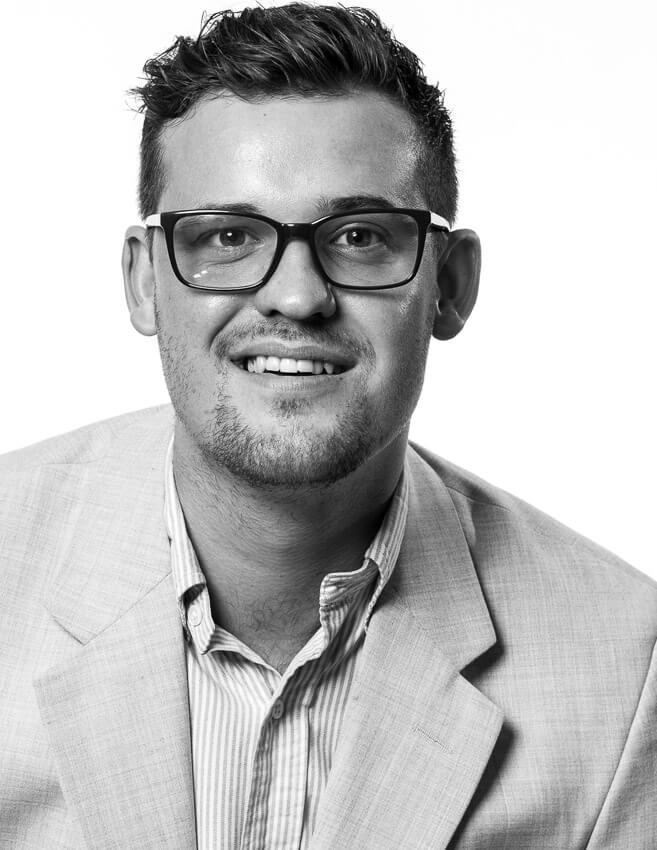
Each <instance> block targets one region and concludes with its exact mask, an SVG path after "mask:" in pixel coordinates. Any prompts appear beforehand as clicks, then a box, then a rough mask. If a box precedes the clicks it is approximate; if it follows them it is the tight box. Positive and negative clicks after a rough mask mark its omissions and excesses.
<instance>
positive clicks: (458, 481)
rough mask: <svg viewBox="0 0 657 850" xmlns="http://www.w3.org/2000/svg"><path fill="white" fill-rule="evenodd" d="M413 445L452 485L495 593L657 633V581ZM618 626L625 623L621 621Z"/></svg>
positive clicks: (481, 571)
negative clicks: (614, 620)
mask: <svg viewBox="0 0 657 850" xmlns="http://www.w3.org/2000/svg"><path fill="white" fill-rule="evenodd" d="M413 449H414V450H415V451H416V452H417V454H418V455H419V456H420V458H422V460H423V461H424V462H425V463H426V464H428V466H429V467H430V468H431V469H432V470H433V471H434V472H435V473H436V474H437V475H438V477H439V478H440V480H441V482H442V483H443V485H444V486H445V487H446V488H447V490H448V492H449V495H450V498H451V501H452V503H453V504H454V507H455V510H456V513H457V515H458V518H459V522H460V524H461V528H462V529H463V534H464V536H465V539H466V542H467V545H468V547H469V549H470V553H471V555H472V558H473V562H474V564H475V567H476V569H477V572H478V576H479V579H480V581H481V582H482V586H483V587H484V589H485V591H486V592H487V593H488V594H490V598H491V601H492V600H494V599H495V598H496V597H498V598H499V597H500V596H503V595H506V596H507V597H508V596H509V595H511V596H513V597H514V599H515V600H516V602H518V604H519V606H520V607H522V608H524V609H526V610H527V611H528V610H529V609H531V608H532V602H534V603H535V604H536V605H537V606H538V607H540V606H541V605H544V604H545V601H546V600H547V601H548V602H549V603H550V604H551V605H552V606H554V607H555V608H556V607H557V606H565V607H567V608H569V609H571V610H572V611H576V610H579V611H580V612H581V613H582V615H583V616H584V618H585V619H586V614H585V612H587V611H588V612H590V614H591V616H593V615H594V612H597V613H598V614H599V615H600V617H601V619H604V618H605V617H609V618H610V620H609V625H610V627H611V626H613V618H614V617H618V616H619V614H620V620H623V621H624V622H626V620H629V619H631V620H632V622H633V624H634V625H635V626H636V627H637V628H638V629H640V630H642V631H643V632H644V634H645V633H646V632H645V630H647V631H652V632H653V633H654V634H656V635H657V582H656V581H654V580H653V579H652V578H651V577H650V576H648V575H647V574H646V573H644V572H642V571H640V570H638V569H636V568H635V567H633V566H631V565H630V564H628V563H627V562H626V561H624V560H623V559H622V558H620V557H618V556H617V555H615V554H613V553H612V552H610V551H608V550H607V549H605V548H604V547H603V546H601V545H599V544H598V543H595V542H594V541H592V540H590V539H588V538H587V537H585V536H584V535H583V534H580V533H578V532H577V531H574V530H573V529H571V528H569V527H568V526H566V525H564V524H563V523H561V522H559V521H558V520H556V519H555V518H554V517H551V516H549V515H548V514H546V513H544V512H543V511H541V510H539V509H538V508H536V507H534V506H533V505H530V504H528V503H527V502H525V501H524V500H523V499H521V498H519V497H517V496H515V495H513V494H511V493H508V492H506V491H505V490H502V489H501V488H499V487H496V486H495V485H493V484H490V483H489V482H487V481H485V480H483V479H482V478H480V477H478V476H477V475H475V474H473V473H471V472H469V471H467V470H465V469H462V468H461V467H459V466H457V465H456V464H453V463H451V462H449V461H447V460H445V459H443V458H441V457H438V456H437V455H435V454H433V453H432V452H430V451H428V450H427V449H424V448H423V447H421V446H417V445H415V444H413ZM617 624H618V626H619V627H621V628H622V626H621V623H620V621H618V623H617Z"/></svg>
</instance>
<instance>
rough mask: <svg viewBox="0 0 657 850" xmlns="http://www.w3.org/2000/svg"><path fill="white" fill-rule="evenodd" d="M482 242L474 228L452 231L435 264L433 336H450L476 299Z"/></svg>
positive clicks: (441, 337)
mask: <svg viewBox="0 0 657 850" xmlns="http://www.w3.org/2000/svg"><path fill="white" fill-rule="evenodd" d="M480 272H481V245H480V242H479V237H478V236H477V234H476V233H475V232H474V231H473V230H453V231H451V233H450V234H449V237H448V242H447V246H446V248H445V250H444V251H443V254H442V256H441V257H440V260H439V264H438V293H437V298H436V314H435V318H434V323H433V336H434V337H435V338H436V339H440V340H447V339H452V338H453V337H455V336H456V335H457V334H458V333H460V331H461V330H463V327H464V325H465V323H466V321H467V320H468V318H469V316H470V313H471V312H472V309H473V307H474V305H475V301H476V300H477V292H478V290H479V275H480Z"/></svg>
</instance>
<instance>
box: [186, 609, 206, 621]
mask: <svg viewBox="0 0 657 850" xmlns="http://www.w3.org/2000/svg"><path fill="white" fill-rule="evenodd" d="M202 619H203V611H202V609H201V606H200V605H194V606H192V608H190V610H189V611H188V613H187V620H188V621H189V622H190V623H191V625H192V626H198V625H200V623H201V620H202Z"/></svg>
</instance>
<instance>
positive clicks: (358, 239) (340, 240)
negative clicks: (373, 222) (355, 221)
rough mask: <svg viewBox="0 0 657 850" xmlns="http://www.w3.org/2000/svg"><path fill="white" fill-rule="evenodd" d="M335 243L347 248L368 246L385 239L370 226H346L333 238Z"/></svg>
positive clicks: (377, 243)
mask: <svg viewBox="0 0 657 850" xmlns="http://www.w3.org/2000/svg"><path fill="white" fill-rule="evenodd" d="M333 241H334V244H335V245H340V246H341V247H349V248H370V247H372V246H373V245H379V244H381V243H383V242H384V241H385V240H384V239H383V237H382V235H381V234H380V233H377V232H376V231H375V230H372V228H370V227H348V228H347V229H346V230H343V231H342V233H339V234H338V235H337V236H336V237H335V239H334V240H333Z"/></svg>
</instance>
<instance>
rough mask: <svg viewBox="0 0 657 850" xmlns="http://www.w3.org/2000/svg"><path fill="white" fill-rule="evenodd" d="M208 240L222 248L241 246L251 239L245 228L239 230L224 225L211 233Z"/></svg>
mask: <svg viewBox="0 0 657 850" xmlns="http://www.w3.org/2000/svg"><path fill="white" fill-rule="evenodd" d="M208 241H209V242H211V243H212V244H214V245H218V246H221V247H222V248H242V247H243V246H245V245H248V244H249V242H250V241H253V239H252V237H251V236H250V235H249V234H248V233H247V232H246V230H240V229H239V228H237V227H226V228H224V229H223V230H217V231H216V232H215V233H213V234H211V235H210V237H209V238H208Z"/></svg>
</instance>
